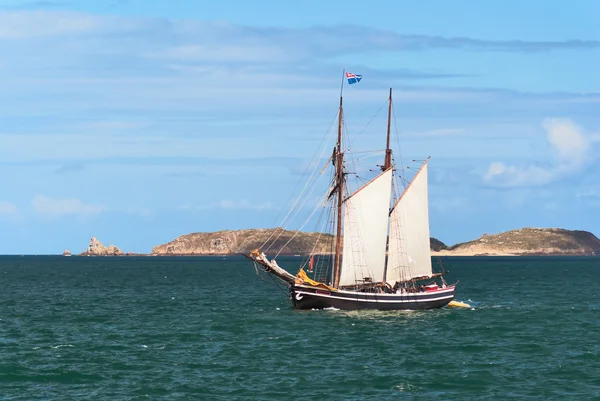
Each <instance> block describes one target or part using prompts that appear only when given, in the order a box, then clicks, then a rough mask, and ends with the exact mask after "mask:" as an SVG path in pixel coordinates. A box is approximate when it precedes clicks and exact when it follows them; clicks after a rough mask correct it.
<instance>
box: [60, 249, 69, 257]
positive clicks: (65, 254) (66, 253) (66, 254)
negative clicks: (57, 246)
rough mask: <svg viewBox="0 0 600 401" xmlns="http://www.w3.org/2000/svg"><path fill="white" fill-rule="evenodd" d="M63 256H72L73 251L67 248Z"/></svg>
mask: <svg viewBox="0 0 600 401" xmlns="http://www.w3.org/2000/svg"><path fill="white" fill-rule="evenodd" d="M62 255H63V256H71V251H69V250H68V249H65V251H64V252H63V253H62Z"/></svg>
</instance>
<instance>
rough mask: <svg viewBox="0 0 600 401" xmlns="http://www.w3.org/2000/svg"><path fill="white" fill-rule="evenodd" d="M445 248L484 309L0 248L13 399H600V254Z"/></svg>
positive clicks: (207, 266) (241, 263) (3, 384)
mask: <svg viewBox="0 0 600 401" xmlns="http://www.w3.org/2000/svg"><path fill="white" fill-rule="evenodd" d="M278 261H279V264H280V265H282V266H284V267H286V268H289V269H290V270H292V271H295V270H296V269H297V267H298V265H299V263H300V258H294V257H287V258H280V259H278ZM441 262H442V263H443V266H444V268H445V270H447V271H448V274H447V276H446V279H447V280H448V282H454V281H458V289H457V295H456V298H457V299H458V300H460V301H463V302H467V303H469V304H470V305H471V308H467V309H450V308H442V309H437V310H427V311H413V312H400V311H399V312H379V311H353V312H347V311H340V310H319V311H297V310H294V309H292V307H291V304H290V301H289V298H288V294H287V292H286V291H285V289H282V288H281V287H279V286H278V285H277V284H276V283H275V282H274V281H273V280H271V279H270V278H269V277H262V276H259V275H257V274H256V271H255V269H254V267H253V265H252V263H251V262H250V261H248V260H246V259H244V258H239V257H226V258H222V257H62V256H22V257H21V256H2V257H0V288H1V290H0V400H3V401H4V400H23V401H32V400H60V401H67V400H110V401H118V400H259V401H260V400H336V401H338V400H396V399H398V400H513V399H514V400H598V399H600V298H599V295H598V294H600V258H598V257H464V258H459V257H452V258H442V259H441ZM436 264H437V261H436Z"/></svg>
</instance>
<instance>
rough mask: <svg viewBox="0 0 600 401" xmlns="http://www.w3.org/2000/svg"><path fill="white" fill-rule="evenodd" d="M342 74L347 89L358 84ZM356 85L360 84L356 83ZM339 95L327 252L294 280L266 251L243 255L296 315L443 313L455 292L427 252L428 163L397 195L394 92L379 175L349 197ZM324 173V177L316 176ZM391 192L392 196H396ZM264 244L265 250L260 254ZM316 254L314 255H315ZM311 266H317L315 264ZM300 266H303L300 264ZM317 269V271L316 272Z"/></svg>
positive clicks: (328, 197)
mask: <svg viewBox="0 0 600 401" xmlns="http://www.w3.org/2000/svg"><path fill="white" fill-rule="evenodd" d="M344 73H345V78H346V79H348V82H349V83H350V84H352V83H357V82H359V81H360V78H362V77H361V76H358V75H354V74H350V73H346V72H344ZM357 78H358V79H357ZM343 89H344V77H343V79H342V89H341V91H340V104H339V110H338V116H337V117H338V130H337V141H336V144H335V148H334V150H333V154H332V156H331V157H330V159H329V161H328V162H327V166H330V167H332V169H331V170H333V171H332V174H331V183H330V189H329V190H328V192H327V193H326V202H325V205H324V207H327V206H329V207H331V210H332V211H333V213H331V216H332V217H331V219H330V220H331V221H332V231H335V233H334V235H331V236H330V238H331V240H332V252H331V253H330V254H329V255H315V254H311V255H310V256H309V262H307V263H308V266H309V269H308V272H309V273H311V275H312V277H310V276H309V274H308V273H307V272H306V271H305V270H304V266H301V267H300V269H299V270H298V273H297V274H295V275H293V274H291V273H290V272H288V271H287V270H285V269H283V268H281V267H280V266H279V265H278V263H277V261H276V260H275V258H271V259H269V257H268V256H267V255H266V253H265V250H268V249H261V248H258V249H255V250H253V251H252V252H250V254H247V255H245V256H246V257H247V258H249V259H251V260H252V261H254V263H255V266H256V267H257V268H260V269H261V270H263V271H265V272H267V273H269V274H271V275H273V276H274V277H277V278H278V279H279V280H280V281H281V282H283V283H284V284H285V285H286V286H287V287H289V296H290V300H291V302H292V304H293V306H294V307H295V308H297V309H325V308H337V309H342V310H356V309H378V310H415V309H433V308H441V307H443V306H445V305H447V304H449V303H450V302H451V301H452V300H453V299H454V292H455V288H456V284H457V283H454V284H452V285H448V284H447V283H446V281H445V280H444V277H443V274H444V272H441V273H434V272H433V268H432V261H431V252H430V237H429V210H428V183H427V163H428V161H429V158H427V159H426V160H425V161H424V162H423V163H422V165H421V166H420V168H419V169H418V171H417V172H416V174H415V175H414V177H413V178H412V180H411V181H410V182H409V183H408V185H406V186H405V188H403V190H402V192H401V193H399V194H398V196H397V197H396V199H394V192H400V190H399V186H398V185H394V178H396V175H395V172H396V171H397V169H396V165H395V162H394V158H393V157H392V150H391V148H390V125H391V118H392V89H391V88H390V92H389V99H388V119H387V142H386V149H385V153H384V154H385V159H384V163H383V165H380V166H379V167H380V169H381V171H380V172H379V173H378V175H377V176H376V177H374V178H372V179H370V180H369V181H368V182H367V183H365V184H364V185H362V186H361V187H359V188H358V189H356V190H355V191H353V192H349V185H347V176H348V175H349V174H351V173H350V172H349V171H348V163H347V162H346V159H345V156H346V154H345V153H346V152H345V149H344V143H345V140H344V135H343V129H342V127H343V123H344V110H343ZM321 172H323V170H321ZM395 190H396V191H395ZM266 245H267V243H265V244H263V247H266ZM315 248H316V247H315ZM315 258H316V259H317V260H315ZM305 265H306V264H305ZM320 266H321V268H319V267H320Z"/></svg>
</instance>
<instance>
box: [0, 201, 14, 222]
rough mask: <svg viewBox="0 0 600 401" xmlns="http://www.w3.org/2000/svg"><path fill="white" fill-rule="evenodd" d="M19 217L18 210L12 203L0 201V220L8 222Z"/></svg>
mask: <svg viewBox="0 0 600 401" xmlns="http://www.w3.org/2000/svg"><path fill="white" fill-rule="evenodd" d="M18 217H19V208H18V207H17V206H16V205H14V204H13V203H10V202H6V201H0V220H10V219H15V218H18Z"/></svg>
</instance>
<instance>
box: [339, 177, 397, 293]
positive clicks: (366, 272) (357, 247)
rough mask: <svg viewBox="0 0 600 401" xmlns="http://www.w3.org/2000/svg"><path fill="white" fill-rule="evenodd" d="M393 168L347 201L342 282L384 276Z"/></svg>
mask: <svg viewBox="0 0 600 401" xmlns="http://www.w3.org/2000/svg"><path fill="white" fill-rule="evenodd" d="M391 187H392V169H388V170H386V171H385V172H383V173H381V174H380V175H378V176H377V177H375V178H374V179H373V180H372V181H370V182H369V183H367V184H366V185H365V186H363V187H362V188H361V189H359V190H358V191H356V192H355V193H354V194H353V195H352V196H350V197H349V198H348V199H346V201H345V202H344V236H343V239H344V247H343V253H342V271H341V274H340V282H339V285H354V284H356V280H362V279H364V278H365V277H370V278H371V279H372V280H373V281H381V280H383V273H384V270H385V248H386V240H387V231H388V218H389V210H390V199H391Z"/></svg>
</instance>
